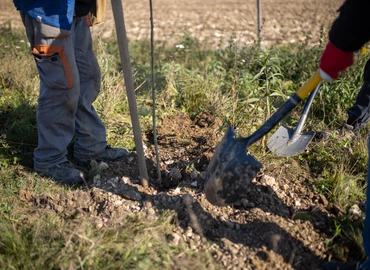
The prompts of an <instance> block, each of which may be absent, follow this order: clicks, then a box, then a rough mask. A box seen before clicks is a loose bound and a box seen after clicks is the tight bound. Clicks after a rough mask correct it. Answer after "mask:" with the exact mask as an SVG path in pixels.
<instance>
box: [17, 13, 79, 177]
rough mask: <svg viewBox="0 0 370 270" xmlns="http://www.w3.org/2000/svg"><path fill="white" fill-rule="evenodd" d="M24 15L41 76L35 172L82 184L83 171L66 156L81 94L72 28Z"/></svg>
mask: <svg viewBox="0 0 370 270" xmlns="http://www.w3.org/2000/svg"><path fill="white" fill-rule="evenodd" d="M21 17H22V20H23V22H24V26H25V28H26V33H27V37H28V40H29V42H30V45H31V49H32V53H33V55H34V59H35V62H36V66H37V70H38V73H39V77H40V95H39V98H38V106H37V112H36V119H37V127H38V145H37V147H36V149H35V151H34V168H35V171H36V172H38V173H40V174H43V175H45V176H47V177H51V178H52V179H54V180H56V181H58V182H61V183H66V184H76V183H81V182H82V181H83V173H82V172H81V171H79V170H77V169H75V168H73V167H72V166H71V165H70V164H69V162H68V160H67V157H66V155H67V146H68V144H69V143H70V142H71V140H72V138H73V135H74V130H75V121H74V119H75V113H76V109H77V104H78V97H79V94H80V84H79V76H78V70H77V65H76V61H75V54H74V48H73V39H72V36H73V35H72V33H73V28H72V29H71V30H70V31H69V30H63V29H60V28H56V27H53V26H49V25H46V24H43V23H40V22H39V21H37V20H35V19H33V18H31V17H29V16H28V15H26V14H24V13H21Z"/></svg>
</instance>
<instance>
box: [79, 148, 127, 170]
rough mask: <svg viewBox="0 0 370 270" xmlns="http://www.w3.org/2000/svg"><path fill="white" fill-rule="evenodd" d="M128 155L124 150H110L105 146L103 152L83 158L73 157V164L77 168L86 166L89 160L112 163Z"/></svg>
mask: <svg viewBox="0 0 370 270" xmlns="http://www.w3.org/2000/svg"><path fill="white" fill-rule="evenodd" d="M129 153H130V152H129V151H128V150H127V149H125V148H112V147H110V146H109V145H107V146H106V147H105V148H104V150H103V151H101V152H100V153H98V154H96V155H92V156H90V157H84V158H81V157H74V159H73V163H75V164H77V165H79V166H86V165H88V164H89V163H90V161H91V160H96V161H106V162H107V161H108V162H109V161H110V162H114V161H118V160H121V159H123V158H124V157H126V156H128V155H129Z"/></svg>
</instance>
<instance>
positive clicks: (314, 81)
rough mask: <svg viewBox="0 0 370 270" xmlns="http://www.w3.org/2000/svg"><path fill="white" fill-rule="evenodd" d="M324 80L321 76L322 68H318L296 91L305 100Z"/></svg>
mask: <svg viewBox="0 0 370 270" xmlns="http://www.w3.org/2000/svg"><path fill="white" fill-rule="evenodd" d="M321 81H322V78H321V76H320V70H317V71H316V72H315V73H314V74H313V75H312V76H311V78H310V79H309V80H308V81H307V82H306V83H305V84H304V85H303V86H302V87H301V88H299V89H298V91H297V92H296V94H297V96H299V97H300V99H301V100H304V99H305V98H306V97H307V96H308V95H309V94H310V93H311V92H312V90H313V89H315V88H316V86H318V85H319V83H320V82H321Z"/></svg>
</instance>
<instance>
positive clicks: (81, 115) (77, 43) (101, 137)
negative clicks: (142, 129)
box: [73, 17, 128, 165]
mask: <svg viewBox="0 0 370 270" xmlns="http://www.w3.org/2000/svg"><path fill="white" fill-rule="evenodd" d="M74 30H75V31H74V34H73V38H74V49H75V50H74V51H75V58H76V63H77V68H78V72H79V78H80V85H81V87H80V89H81V93H80V97H79V101H78V107H77V112H76V118H75V123H76V130H75V137H76V141H75V144H74V161H75V162H76V163H77V164H81V165H84V164H86V163H87V162H89V161H90V160H91V159H95V160H98V161H101V160H103V161H116V160H119V159H122V158H123V157H125V156H126V155H127V154H128V151H127V150H126V149H124V148H110V147H109V146H107V141H106V129H105V126H104V124H103V123H102V121H101V119H100V117H99V116H98V114H97V112H96V111H95V109H94V106H93V105H92V104H93V102H94V101H95V100H96V98H97V96H98V94H99V92H100V84H101V83H100V82H101V74H100V67H99V64H98V61H97V59H96V56H95V53H94V51H93V46H92V38H91V32H90V25H89V20H88V17H77V18H75V19H74Z"/></svg>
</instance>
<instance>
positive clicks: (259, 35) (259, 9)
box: [257, 0, 262, 43]
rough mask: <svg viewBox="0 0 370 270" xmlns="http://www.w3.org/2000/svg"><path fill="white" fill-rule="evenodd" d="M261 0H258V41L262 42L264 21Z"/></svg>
mask: <svg viewBox="0 0 370 270" xmlns="http://www.w3.org/2000/svg"><path fill="white" fill-rule="evenodd" d="M261 20H262V19H261V1H260V0H257V36H258V43H261V39H262V36H261V28H262V22H261Z"/></svg>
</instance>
